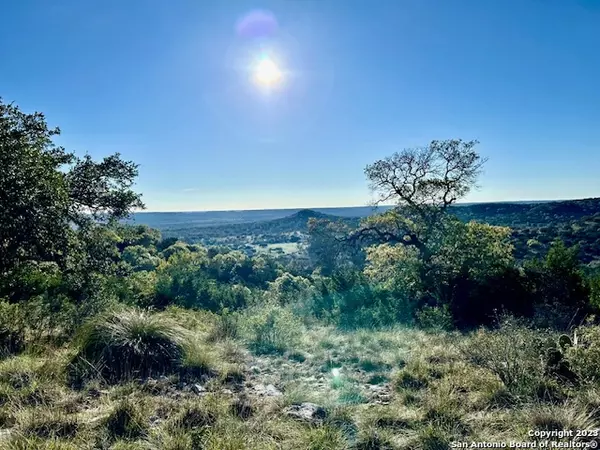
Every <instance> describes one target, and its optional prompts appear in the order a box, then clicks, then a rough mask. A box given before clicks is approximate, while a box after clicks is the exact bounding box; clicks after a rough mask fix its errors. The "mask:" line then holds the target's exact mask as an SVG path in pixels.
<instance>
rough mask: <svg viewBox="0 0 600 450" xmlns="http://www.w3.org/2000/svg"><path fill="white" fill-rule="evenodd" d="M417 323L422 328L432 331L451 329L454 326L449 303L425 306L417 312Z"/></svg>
mask: <svg viewBox="0 0 600 450" xmlns="http://www.w3.org/2000/svg"><path fill="white" fill-rule="evenodd" d="M417 323H418V325H419V326H420V327H421V328H423V329H425V330H432V331H436V330H437V331H444V330H451V329H452V328H453V326H454V323H453V321H452V313H451V312H450V309H449V308H448V306H447V305H444V306H425V307H423V308H422V309H421V310H420V311H418V312H417Z"/></svg>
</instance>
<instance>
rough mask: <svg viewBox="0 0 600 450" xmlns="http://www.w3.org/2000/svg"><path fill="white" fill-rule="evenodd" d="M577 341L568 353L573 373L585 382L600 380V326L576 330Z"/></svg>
mask: <svg viewBox="0 0 600 450" xmlns="http://www.w3.org/2000/svg"><path fill="white" fill-rule="evenodd" d="M575 336H577V341H576V342H575V343H574V344H575V345H573V346H571V347H569V348H568V349H567V351H566V356H567V358H566V359H567V360H568V361H569V363H570V366H571V368H572V369H573V371H574V372H575V373H576V374H577V375H578V377H579V378H580V379H581V380H582V381H584V382H590V383H597V382H598V381H599V380H600V326H583V327H579V328H577V330H575Z"/></svg>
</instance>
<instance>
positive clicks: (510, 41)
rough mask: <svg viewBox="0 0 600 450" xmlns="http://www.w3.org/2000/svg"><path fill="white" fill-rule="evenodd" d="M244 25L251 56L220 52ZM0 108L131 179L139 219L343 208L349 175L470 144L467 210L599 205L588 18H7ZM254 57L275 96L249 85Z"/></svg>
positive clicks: (378, 9)
mask: <svg viewBox="0 0 600 450" xmlns="http://www.w3.org/2000/svg"><path fill="white" fill-rule="evenodd" d="M256 9H263V10H269V11H271V12H272V13H273V14H274V16H275V17H276V18H277V22H278V25H279V28H278V30H277V33H276V34H274V35H271V36H270V37H269V38H268V39H265V38H263V39H261V40H256V39H250V38H247V37H246V38H245V37H243V36H240V35H238V34H236V30H235V26H236V23H237V21H238V20H239V19H240V18H241V17H243V16H244V15H245V14H247V13H249V12H251V11H253V10H256ZM0 13H1V14H2V19H3V20H2V23H3V26H2V27H0V61H1V65H2V70H1V71H0V95H1V96H2V97H3V98H4V99H5V100H7V101H15V102H16V103H17V104H19V105H20V106H21V108H22V109H25V110H28V111H32V110H40V111H43V112H44V113H46V116H47V118H48V121H49V122H50V124H52V125H58V126H60V127H61V129H62V131H63V134H62V136H61V137H60V143H61V144H62V145H65V146H66V147H67V148H68V149H70V150H75V151H76V152H78V153H81V154H83V153H85V152H89V153H90V154H91V155H93V156H94V157H101V156H103V155H107V154H109V153H113V152H115V151H119V152H121V153H122V155H123V156H124V157H125V158H127V159H132V160H135V161H136V162H137V163H139V164H140V178H139V182H138V184H137V189H138V190H139V191H141V192H142V193H143V196H144V201H145V202H146V204H147V206H148V210H150V211H177V210H221V209H254V208H278V207H317V206H321V207H324V206H350V205H361V204H365V203H366V202H368V201H369V199H370V198H371V196H370V193H369V191H368V188H367V183H366V181H365V178H364V175H363V169H364V166H365V165H366V164H368V163H371V162H373V161H375V160H377V159H379V158H382V157H384V156H387V155H389V154H391V153H393V152H394V151H396V150H400V149H402V148H403V147H411V146H419V145H424V144H426V143H428V142H429V141H430V140H432V139H446V138H463V139H478V140H479V141H480V142H481V144H480V146H479V149H480V151H481V153H482V154H483V155H485V156H487V157H488V158H489V162H488V163H487V165H486V170H485V173H484V174H483V176H482V178H481V180H480V184H481V188H480V189H479V190H477V191H476V192H474V193H473V194H471V195H470V196H469V198H468V199H467V200H468V201H495V200H523V199H526V200H529V199H557V198H581V197H592V196H600V176H599V175H598V173H599V168H600V1H597V0H568V1H567V0H502V1H500V0H377V1H369V0H360V1H359V0H280V1H263V2H258V1H242V0H239V1H238V0H226V1H216V0H211V1H209V0H193V1H192V0H172V1H163V0H160V1H159V0H128V1H120V0H106V1H103V2H83V1H79V0H77V1H75V0H56V1H52V2H49V1H46V0H20V1H13V2H6V3H5V4H3V5H2V9H1V10H0ZM265 50H267V51H268V52H270V55H271V57H272V59H273V60H274V61H276V62H277V63H278V64H279V66H280V68H281V70H282V71H284V77H283V84H282V85H281V86H279V87H278V88H277V89H273V90H271V91H270V92H265V89H260V88H258V87H257V86H256V84H255V83H253V82H252V81H251V80H250V78H249V77H250V74H249V69H250V68H251V67H252V65H253V64H254V63H255V62H256V60H257V59H258V58H259V57H260V54H261V52H264V51H265Z"/></svg>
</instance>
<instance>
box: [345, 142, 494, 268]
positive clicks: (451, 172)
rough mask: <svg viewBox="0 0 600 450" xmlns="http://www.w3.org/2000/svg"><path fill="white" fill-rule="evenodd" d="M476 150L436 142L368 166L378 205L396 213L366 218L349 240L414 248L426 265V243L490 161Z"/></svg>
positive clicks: (471, 146) (472, 144) (470, 146)
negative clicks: (390, 204)
mask: <svg viewBox="0 0 600 450" xmlns="http://www.w3.org/2000/svg"><path fill="white" fill-rule="evenodd" d="M477 144H478V142H477V141H468V142H465V141H463V140H461V139H452V140H445V141H432V142H431V143H430V144H429V145H428V146H426V147H422V148H416V149H405V150H402V151H401V152H399V153H394V154H393V155H392V156H389V157H387V158H384V159H382V160H380V161H376V162H375V163H373V164H370V165H368V166H367V167H366V169H365V175H366V176H367V178H368V179H369V181H370V185H371V189H372V190H373V192H374V193H375V194H376V195H377V197H378V198H377V200H376V201H375V203H376V204H381V203H385V202H390V201H393V202H394V203H395V204H396V208H394V209H393V210H390V211H388V212H386V213H384V214H382V215H379V216H373V217H370V218H368V219H367V220H365V221H364V222H363V226H362V227H360V229H359V230H357V231H356V232H355V233H352V234H351V235H350V236H349V237H348V239H350V240H360V241H363V242H364V241H367V243H377V242H379V243H382V242H388V243H394V244H402V245H408V246H413V247H415V248H417V249H418V250H419V252H420V253H421V256H422V257H423V259H425V260H428V259H429V258H430V257H431V254H432V249H431V247H430V246H429V245H428V243H429V241H430V240H431V238H432V237H434V236H435V235H436V233H441V232H443V224H444V220H443V218H444V216H445V213H446V210H447V208H448V207H449V206H450V205H452V204H454V203H455V202H456V201H457V200H459V199H461V198H464V197H465V196H466V195H467V194H468V193H469V192H470V191H471V189H472V188H473V187H475V185H476V184H475V183H476V181H477V178H478V176H479V174H480V173H481V169H482V167H483V164H484V163H485V161H486V160H485V159H484V158H482V157H481V156H480V155H479V154H478V153H477V152H476V151H475V146H476V145H477Z"/></svg>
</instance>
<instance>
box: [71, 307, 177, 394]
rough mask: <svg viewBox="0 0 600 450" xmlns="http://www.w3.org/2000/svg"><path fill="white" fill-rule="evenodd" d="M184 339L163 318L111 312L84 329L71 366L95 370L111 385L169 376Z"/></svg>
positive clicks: (170, 323)
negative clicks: (125, 381)
mask: <svg viewBox="0 0 600 450" xmlns="http://www.w3.org/2000/svg"><path fill="white" fill-rule="evenodd" d="M185 338H186V335H185V330H184V329H183V328H181V327H180V326H178V325H177V324H175V323H174V322H172V321H170V320H168V319H167V318H165V317H162V316H159V315H156V314H150V313H148V312H143V311H139V310H123V311H119V312H111V313H108V314H104V315H102V316H101V317H99V318H98V319H96V320H93V321H92V322H90V323H89V324H87V325H85V326H84V327H83V329H82V330H81V332H80V334H79V336H78V344H79V352H78V354H77V356H76V358H75V360H74V362H73V366H74V368H75V369H83V371H84V372H86V371H88V368H94V369H95V370H96V371H97V373H98V374H100V375H101V376H102V377H103V378H105V379H106V380H107V381H111V382H114V381H120V380H124V379H130V378H134V377H149V376H156V375H161V374H165V373H171V372H174V371H176V370H177V369H178V368H179V367H180V366H181V363H182V361H183V359H184V353H185V352H184V350H185V344H186V339H185ZM91 374H92V375H94V374H93V372H92V373H91Z"/></svg>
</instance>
